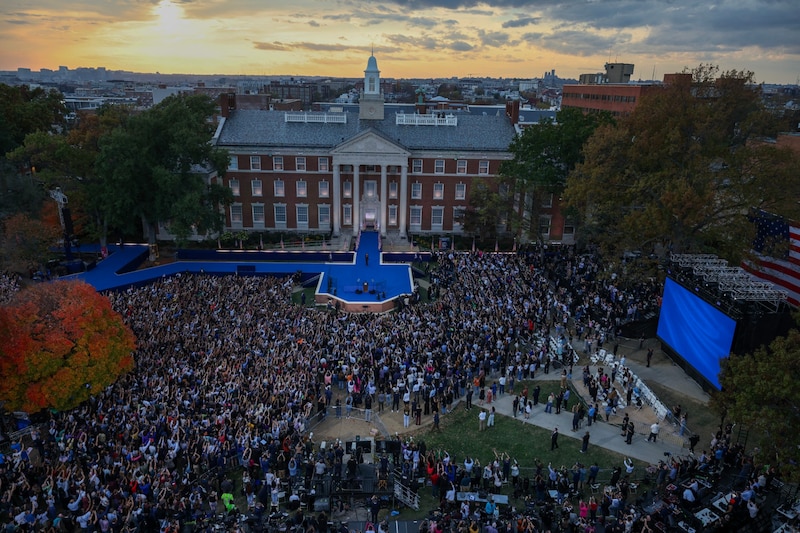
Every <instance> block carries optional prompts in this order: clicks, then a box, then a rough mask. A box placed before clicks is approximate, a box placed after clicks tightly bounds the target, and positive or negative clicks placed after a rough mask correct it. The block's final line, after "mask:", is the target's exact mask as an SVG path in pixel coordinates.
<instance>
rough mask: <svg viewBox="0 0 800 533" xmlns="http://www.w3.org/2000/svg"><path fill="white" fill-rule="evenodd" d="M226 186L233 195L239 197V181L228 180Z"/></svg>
mask: <svg viewBox="0 0 800 533" xmlns="http://www.w3.org/2000/svg"><path fill="white" fill-rule="evenodd" d="M228 185H229V186H230V188H231V192H232V193H233V195H234V196H239V180H230V181H229V182H228Z"/></svg>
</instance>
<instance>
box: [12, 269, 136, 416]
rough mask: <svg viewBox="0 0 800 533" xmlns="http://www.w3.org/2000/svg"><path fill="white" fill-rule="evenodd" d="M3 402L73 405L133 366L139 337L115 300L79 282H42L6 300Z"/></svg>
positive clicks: (31, 406)
mask: <svg viewBox="0 0 800 533" xmlns="http://www.w3.org/2000/svg"><path fill="white" fill-rule="evenodd" d="M0 339H3V342H2V343H1V344H0V402H4V403H3V408H4V409H6V410H9V411H13V410H21V411H26V412H29V413H33V412H36V411H39V410H41V409H44V408H53V409H57V410H67V409H70V408H72V407H75V406H76V405H78V404H80V403H81V402H83V401H84V400H86V399H88V398H89V396H91V395H93V394H96V393H98V392H100V391H101V390H103V389H104V388H105V387H107V386H108V385H110V384H111V383H113V382H114V381H116V379H117V378H118V377H119V376H120V375H122V374H124V373H126V372H128V371H130V370H131V369H132V368H133V366H134V361H133V350H134V349H135V337H134V335H133V333H132V332H131V330H130V328H128V326H126V325H125V323H124V322H123V320H122V316H121V315H120V314H119V313H117V312H116V311H114V310H113V309H112V308H111V303H110V302H109V300H108V299H107V298H106V297H105V296H103V295H101V294H98V293H97V291H95V289H94V288H93V287H92V286H91V285H88V284H86V283H83V282H79V281H58V282H54V283H45V284H41V285H36V286H33V287H31V288H28V289H25V290H23V291H20V292H19V293H17V295H16V297H15V298H14V299H13V300H12V301H11V303H10V304H9V305H7V306H0Z"/></svg>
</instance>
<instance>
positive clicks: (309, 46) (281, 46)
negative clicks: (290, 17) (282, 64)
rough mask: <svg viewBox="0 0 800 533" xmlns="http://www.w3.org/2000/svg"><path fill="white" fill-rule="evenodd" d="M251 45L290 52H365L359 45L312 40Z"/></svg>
mask: <svg viewBox="0 0 800 533" xmlns="http://www.w3.org/2000/svg"><path fill="white" fill-rule="evenodd" d="M253 46H254V47H255V48H256V49H258V50H272V51H278V52H291V51H294V50H309V51H312V52H346V51H350V50H358V51H359V52H366V49H365V48H364V47H361V46H352V45H348V44H328V43H312V42H294V43H282V42H278V41H273V42H271V43H266V42H262V41H253Z"/></svg>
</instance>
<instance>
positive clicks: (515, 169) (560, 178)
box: [500, 109, 612, 240]
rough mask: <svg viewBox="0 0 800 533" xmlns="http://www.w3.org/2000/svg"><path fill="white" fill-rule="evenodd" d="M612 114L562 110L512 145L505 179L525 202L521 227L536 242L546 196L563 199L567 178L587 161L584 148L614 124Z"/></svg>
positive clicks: (504, 166)
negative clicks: (604, 127)
mask: <svg viewBox="0 0 800 533" xmlns="http://www.w3.org/2000/svg"><path fill="white" fill-rule="evenodd" d="M611 122H612V119H611V116H610V115H608V114H591V115H585V114H583V113H582V112H581V111H580V110H578V109H565V110H562V111H559V112H558V114H557V115H556V120H555V121H554V120H552V119H545V120H543V121H542V122H540V123H538V124H533V125H531V126H527V127H526V128H525V129H524V130H523V131H522V134H521V135H519V136H518V137H516V138H515V139H514V140H513V141H512V142H511V146H509V152H511V153H512V154H513V156H514V158H513V159H511V160H508V161H504V162H503V163H502V164H501V166H500V177H501V180H502V181H503V182H504V183H506V184H508V186H509V187H510V189H511V191H513V193H514V194H516V195H517V196H518V197H519V198H524V199H525V206H524V208H523V209H520V208H519V207H518V208H517V212H518V213H519V216H520V217H521V226H522V227H523V228H525V229H526V230H528V231H529V232H530V234H531V236H532V237H533V238H534V239H536V240H541V234H540V232H539V230H538V226H539V214H540V211H541V208H540V206H541V205H542V200H543V198H544V195H546V194H547V195H549V194H553V195H556V196H560V194H561V192H562V191H563V189H564V186H565V183H566V180H567V175H568V174H569V172H570V171H572V170H573V169H574V168H575V165H577V164H578V163H580V162H581V161H582V160H583V153H582V149H583V145H584V144H585V142H586V141H587V140H588V139H589V137H591V136H592V134H593V133H594V131H595V130H596V129H597V127H598V126H600V125H601V124H610V123H611Z"/></svg>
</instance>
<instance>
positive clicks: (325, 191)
mask: <svg viewBox="0 0 800 533" xmlns="http://www.w3.org/2000/svg"><path fill="white" fill-rule="evenodd" d="M330 195H331V189H330V184H329V183H328V182H327V181H320V182H319V197H320V198H328V197H329V196H330Z"/></svg>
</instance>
